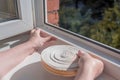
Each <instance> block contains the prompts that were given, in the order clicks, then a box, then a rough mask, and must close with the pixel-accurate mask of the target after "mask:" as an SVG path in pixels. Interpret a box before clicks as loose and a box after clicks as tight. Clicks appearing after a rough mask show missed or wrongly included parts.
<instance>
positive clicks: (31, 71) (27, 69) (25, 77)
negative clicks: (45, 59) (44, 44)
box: [2, 52, 115, 80]
mask: <svg viewBox="0 0 120 80" xmlns="http://www.w3.org/2000/svg"><path fill="white" fill-rule="evenodd" d="M46 76H48V77H46ZM30 79H31V80H34V79H35V80H39V79H41V80H73V77H71V78H65V77H61V76H57V75H53V74H51V73H49V72H47V71H45V70H44V69H43V67H42V66H41V65H40V54H39V53H37V52H36V53H35V54H33V55H31V56H29V57H27V58H26V59H25V60H24V61H23V62H22V63H20V64H19V65H18V66H16V67H15V68H14V69H13V70H11V71H10V72H9V73H8V74H7V75H5V76H4V77H3V78H2V80H30ZM96 80H115V79H114V78H113V77H111V76H110V75H108V74H106V73H105V72H104V73H103V74H102V75H101V76H100V77H99V78H97V79H96Z"/></svg>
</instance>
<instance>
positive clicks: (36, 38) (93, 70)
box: [0, 29, 103, 80]
mask: <svg viewBox="0 0 120 80" xmlns="http://www.w3.org/2000/svg"><path fill="white" fill-rule="evenodd" d="M55 40H56V38H54V37H52V36H50V35H48V34H46V33H44V32H43V31H42V30H40V29H33V30H32V31H31V37H30V39H29V40H28V41H26V42H24V43H22V44H20V45H17V46H16V47H13V48H11V49H8V50H6V51H3V52H0V61H1V62H0V79H1V78H2V77H3V76H4V75H5V74H7V73H8V72H9V71H10V70H11V69H13V68H14V67H15V66H16V65H18V64H19V63H20V62H22V61H23V60H24V59H25V58H26V57H27V56H29V55H31V54H33V53H34V52H35V51H38V50H41V49H44V48H45V46H50V45H51V43H53V42H54V41H55ZM85 53H86V52H83V51H79V52H78V56H79V57H81V58H80V59H81V60H80V61H79V62H78V63H79V66H80V68H79V69H78V73H77V75H76V77H75V79H74V80H94V79H95V78H96V77H98V76H99V75H100V74H101V73H102V71H103V62H102V61H100V60H98V59H95V58H93V57H91V56H90V55H89V54H85ZM89 65H90V66H89Z"/></svg>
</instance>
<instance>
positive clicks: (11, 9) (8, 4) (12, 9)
mask: <svg viewBox="0 0 120 80" xmlns="http://www.w3.org/2000/svg"><path fill="white" fill-rule="evenodd" d="M16 5H17V0H0V22H3V21H8V20H13V19H17V18H18V11H17V6H16Z"/></svg>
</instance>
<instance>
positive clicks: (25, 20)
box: [0, 0, 33, 40]
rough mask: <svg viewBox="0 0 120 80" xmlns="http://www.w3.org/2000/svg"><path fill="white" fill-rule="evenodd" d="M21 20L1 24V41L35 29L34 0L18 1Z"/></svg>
mask: <svg viewBox="0 0 120 80" xmlns="http://www.w3.org/2000/svg"><path fill="white" fill-rule="evenodd" d="M17 3H18V4H17V5H18V12H19V19H16V20H10V21H6V22H2V23H0V40H2V39H5V38H8V37H11V36H15V35H17V34H20V33H23V32H26V31H28V30H31V29H32V28H33V11H32V9H33V8H32V4H33V0H17Z"/></svg>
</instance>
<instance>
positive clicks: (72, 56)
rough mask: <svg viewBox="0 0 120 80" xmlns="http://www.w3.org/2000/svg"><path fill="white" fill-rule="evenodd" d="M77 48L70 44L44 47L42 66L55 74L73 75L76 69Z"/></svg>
mask: <svg viewBox="0 0 120 80" xmlns="http://www.w3.org/2000/svg"><path fill="white" fill-rule="evenodd" d="M78 50H79V49H78V48H76V47H73V46H70V45H55V46H51V47H48V48H46V49H44V50H43V51H42V53H41V63H42V65H43V66H44V68H45V69H46V70H47V71H49V72H52V73H54V74H57V75H61V76H75V74H76V72H77V69H78V57H77V55H76V54H77V53H78Z"/></svg>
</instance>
